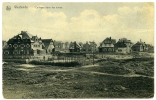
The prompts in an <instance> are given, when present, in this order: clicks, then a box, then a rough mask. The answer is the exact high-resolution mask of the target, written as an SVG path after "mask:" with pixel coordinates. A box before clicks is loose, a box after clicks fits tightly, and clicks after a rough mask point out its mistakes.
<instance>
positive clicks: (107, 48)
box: [99, 37, 116, 52]
mask: <svg viewBox="0 0 156 100" xmlns="http://www.w3.org/2000/svg"><path fill="white" fill-rule="evenodd" d="M115 43H116V40H115V39H112V38H111V37H110V38H109V37H107V38H106V39H105V40H103V41H102V43H100V46H99V52H115V48H114V44H115Z"/></svg>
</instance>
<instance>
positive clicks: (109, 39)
mask: <svg viewBox="0 0 156 100" xmlns="http://www.w3.org/2000/svg"><path fill="white" fill-rule="evenodd" d="M105 41H108V43H106V42H105ZM103 42H104V43H105V44H111V43H113V44H115V43H116V39H112V38H111V37H110V38H108V37H107V38H106V39H105V40H104V41H103Z"/></svg>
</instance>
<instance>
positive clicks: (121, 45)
mask: <svg viewBox="0 0 156 100" xmlns="http://www.w3.org/2000/svg"><path fill="white" fill-rule="evenodd" d="M115 46H116V47H119V48H125V47H127V45H126V44H125V43H124V42H117V43H116V44H115Z"/></svg>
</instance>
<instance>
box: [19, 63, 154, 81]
mask: <svg viewBox="0 0 156 100" xmlns="http://www.w3.org/2000/svg"><path fill="white" fill-rule="evenodd" d="M21 66H23V65H21ZM26 66H28V67H29V68H30V66H31V68H33V66H32V65H29V64H27V65H26V64H25V65H24V67H23V68H18V69H17V70H23V71H35V70H31V69H27V67H26ZM97 66H99V65H98V64H95V65H86V66H82V67H76V68H72V69H46V68H44V69H41V70H42V71H48V72H68V71H72V72H81V73H88V74H99V75H108V76H120V77H148V78H152V79H154V77H150V76H145V75H139V74H125V75H118V74H109V73H104V72H96V71H83V70H80V69H81V68H90V67H97ZM34 67H37V66H34ZM39 71H40V70H39Z"/></svg>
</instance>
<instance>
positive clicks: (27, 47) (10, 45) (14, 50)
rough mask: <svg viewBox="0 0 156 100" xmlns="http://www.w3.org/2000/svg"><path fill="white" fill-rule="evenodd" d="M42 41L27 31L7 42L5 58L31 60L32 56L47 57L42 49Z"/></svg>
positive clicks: (4, 52)
mask: <svg viewBox="0 0 156 100" xmlns="http://www.w3.org/2000/svg"><path fill="white" fill-rule="evenodd" d="M42 45H43V43H42V40H41V38H38V37H37V36H32V35H31V34H29V33H28V32H27V31H21V33H20V34H18V35H16V36H14V37H12V38H11V39H9V40H8V41H7V47H5V48H4V49H3V58H29V57H31V56H39V55H45V54H46V51H45V50H44V49H42Z"/></svg>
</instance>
